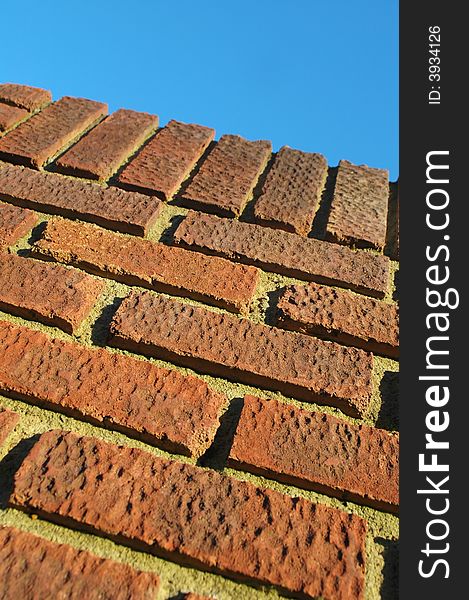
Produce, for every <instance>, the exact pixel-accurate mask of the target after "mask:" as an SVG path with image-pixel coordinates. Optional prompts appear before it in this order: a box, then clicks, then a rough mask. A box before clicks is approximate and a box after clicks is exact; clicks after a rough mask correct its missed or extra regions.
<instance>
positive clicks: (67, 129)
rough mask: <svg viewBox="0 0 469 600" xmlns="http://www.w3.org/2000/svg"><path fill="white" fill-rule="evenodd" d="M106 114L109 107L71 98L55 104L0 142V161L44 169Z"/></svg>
mask: <svg viewBox="0 0 469 600" xmlns="http://www.w3.org/2000/svg"><path fill="white" fill-rule="evenodd" d="M106 113H107V104H103V103H102V102H94V101H93V100H85V99H84V98H70V97H68V96H66V97H64V98H61V99H60V100H59V101H58V102H54V104H51V105H50V106H48V107H47V108H45V109H44V110H42V111H41V112H40V113H38V114H37V115H34V116H33V117H31V119H28V120H27V121H25V122H24V123H22V124H21V125H19V126H18V127H16V129H14V130H13V131H11V132H10V133H8V134H7V135H5V137H3V138H2V139H1V140H0V158H4V159H5V160H8V161H10V162H14V163H16V164H21V165H26V166H28V167H42V166H43V165H44V164H46V163H47V162H48V161H49V160H50V159H51V158H53V157H54V156H55V155H56V154H57V152H59V150H60V149H61V148H64V147H66V146H67V145H68V144H69V143H70V142H72V141H73V140H74V139H75V138H76V137H77V136H78V135H80V134H82V133H83V132H84V131H86V129H88V127H90V126H91V125H92V124H93V123H95V122H96V121H97V120H98V119H99V118H101V117H102V116H103V115H105V114H106Z"/></svg>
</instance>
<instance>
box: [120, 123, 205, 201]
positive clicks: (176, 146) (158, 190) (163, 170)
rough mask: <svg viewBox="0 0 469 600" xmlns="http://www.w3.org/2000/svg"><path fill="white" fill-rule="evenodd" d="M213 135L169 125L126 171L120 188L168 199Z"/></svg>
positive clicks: (197, 127) (193, 127)
mask: <svg viewBox="0 0 469 600" xmlns="http://www.w3.org/2000/svg"><path fill="white" fill-rule="evenodd" d="M214 135H215V130H213V129H210V128H209V127H202V126H201V125H193V124H187V123H180V122H179V121H170V122H169V123H168V125H167V126H166V127H165V128H164V129H162V130H161V131H159V132H158V134H157V135H156V136H155V137H154V138H153V139H152V140H150V142H149V143H148V144H146V145H145V147H144V148H143V149H142V150H141V152H139V153H138V155H137V156H136V157H135V158H134V159H133V160H131V161H130V163H129V164H128V165H127V166H126V167H125V169H124V170H123V171H122V173H121V174H120V175H119V177H118V182H119V185H120V186H121V187H125V188H126V189H130V190H137V191H142V192H144V193H147V194H155V195H158V196H160V197H161V198H163V199H166V200H168V199H170V198H171V197H172V196H173V194H175V193H176V192H177V191H178V189H179V188H180V187H181V183H182V182H183V181H184V180H185V179H186V178H187V177H188V175H189V173H190V172H191V171H192V169H193V168H194V166H195V164H196V162H197V160H198V159H199V158H200V157H201V156H202V154H203V153H204V151H205V149H206V148H207V146H208V145H209V144H210V142H211V141H212V140H213V137H214Z"/></svg>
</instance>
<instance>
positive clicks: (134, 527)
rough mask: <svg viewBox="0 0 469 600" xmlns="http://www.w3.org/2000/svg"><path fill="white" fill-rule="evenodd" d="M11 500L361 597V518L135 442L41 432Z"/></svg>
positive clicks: (147, 542)
mask: <svg viewBox="0 0 469 600" xmlns="http://www.w3.org/2000/svg"><path fill="white" fill-rule="evenodd" d="M10 505H11V506H14V507H17V508H21V509H24V510H27V511H32V512H35V513H39V514H40V515H41V516H43V517H46V518H47V519H50V520H52V521H59V522H61V523H66V524H69V525H71V526H75V527H77V526H78V527H83V528H86V529H90V530H92V531H96V532H99V533H101V534H104V535H106V536H110V537H112V538H114V539H118V540H119V541H120V542H125V543H127V544H129V545H132V546H134V547H136V548H138V549H140V550H145V551H147V552H152V553H155V554H160V555H163V556H167V557H170V558H172V559H175V560H179V561H180V562H183V563H184V564H189V565H192V566H198V567H201V568H206V569H209V570H214V571H216V572H219V573H222V574H224V575H228V576H231V577H241V578H247V579H249V580H253V581H256V582H259V583H266V584H273V585H276V586H279V587H280V588H282V589H283V590H287V591H288V592H295V593H297V594H300V595H301V596H302V597H307V598H312V597H317V596H320V597H322V598H325V599H330V600H352V599H356V598H363V594H364V570H365V564H364V562H365V537H366V522H365V521H364V520H363V519H361V518H360V517H357V516H356V515H352V514H346V513H344V512H342V511H339V510H337V509H333V508H330V507H326V506H322V505H315V504H313V503H311V502H310V501H308V500H306V499H303V498H291V497H289V496H285V495H283V494H280V493H279V492H276V491H273V490H265V489H262V488H258V487H256V486H254V485H252V484H250V483H247V482H243V481H238V480H236V479H233V478H230V477H227V476H224V475H221V474H219V473H218V472H216V471H212V470H206V469H201V468H200V467H197V466H194V465H189V464H182V463H179V462H175V461H169V460H164V459H162V458H158V457H156V456H154V455H152V454H150V453H147V452H145V451H143V450H139V449H136V448H128V447H118V446H115V445H113V444H108V443H105V442H102V441H100V440H97V439H94V438H86V437H78V436H77V435H75V434H72V433H66V432H62V431H51V432H48V433H45V434H43V435H42V436H41V438H40V440H39V441H38V442H37V443H36V444H35V445H34V447H33V448H32V450H31V451H30V453H29V454H28V456H27V457H26V458H25V460H24V462H23V464H22V466H21V467H20V469H19V471H18V472H17V473H16V476H15V483H14V492H13V494H12V495H11V497H10Z"/></svg>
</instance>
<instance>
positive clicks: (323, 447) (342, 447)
mask: <svg viewBox="0 0 469 600" xmlns="http://www.w3.org/2000/svg"><path fill="white" fill-rule="evenodd" d="M229 463H230V464H231V465H233V466H235V467H236V468H242V469H247V470H250V471H253V472H255V473H259V474H261V475H267V476H268V477H273V478H275V479H279V480H281V481H283V482H285V483H293V484H297V485H298V486H299V487H306V488H309V489H313V490H317V491H321V492H326V493H329V494H333V495H334V496H339V497H340V498H344V499H353V500H355V501H357V502H360V503H363V504H369V505H371V506H375V507H377V508H380V509H384V510H391V511H396V510H397V508H398V505H399V438H398V437H397V436H396V435H393V434H391V433H388V432H387V431H385V430H383V429H377V428H376V427H368V426H367V425H353V424H351V423H346V422H345V421H342V420H339V419H336V418H335V417H332V416H331V415H326V414H321V413H311V411H308V410H302V409H300V408H296V407H294V406H291V405H290V406H289V405H287V404H283V403H281V402H276V401H275V400H261V399H259V398H255V397H253V396H246V397H245V398H244V406H243V410H242V413H241V419H240V421H239V423H238V426H237V429H236V433H235V437H234V440H233V446H232V448H231V452H230V456H229Z"/></svg>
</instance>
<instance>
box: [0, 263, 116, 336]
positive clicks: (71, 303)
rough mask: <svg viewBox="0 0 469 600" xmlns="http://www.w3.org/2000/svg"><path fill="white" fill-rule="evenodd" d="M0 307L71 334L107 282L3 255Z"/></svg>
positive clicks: (0, 267)
mask: <svg viewBox="0 0 469 600" xmlns="http://www.w3.org/2000/svg"><path fill="white" fill-rule="evenodd" d="M0 281H1V282H2V285H1V287H0V309H1V310H4V311H6V312H9V313H12V314H15V315H19V316H22V317H26V318H32V319H37V320H38V321H42V322H44V323H47V324H51V325H56V326H57V327H60V328H61V329H63V330H64V331H67V332H68V333H72V332H74V331H75V330H76V329H78V328H79V327H80V325H81V324H82V322H83V321H84V319H86V317H87V316H88V315H89V313H90V312H91V310H92V308H93V306H94V305H95V303H96V301H97V299H98V297H99V295H100V294H101V292H102V291H103V289H104V282H102V281H99V280H97V279H95V278H94V277H91V276H90V275H87V274H86V273H82V272H81V271H77V270H76V269H67V268H66V267H63V266H62V265H53V264H50V263H44V262H42V261H39V260H33V259H32V258H23V257H21V256H18V255H16V254H6V253H4V254H0Z"/></svg>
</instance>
